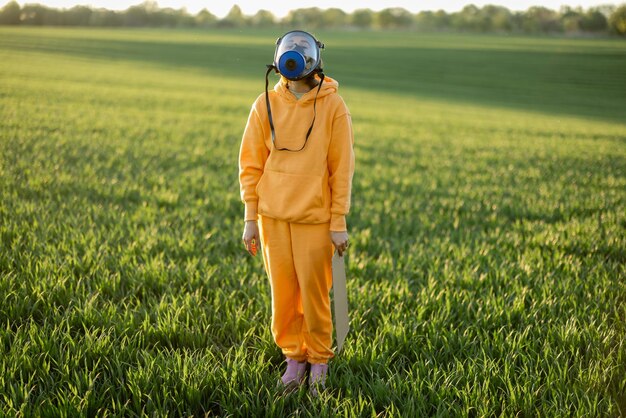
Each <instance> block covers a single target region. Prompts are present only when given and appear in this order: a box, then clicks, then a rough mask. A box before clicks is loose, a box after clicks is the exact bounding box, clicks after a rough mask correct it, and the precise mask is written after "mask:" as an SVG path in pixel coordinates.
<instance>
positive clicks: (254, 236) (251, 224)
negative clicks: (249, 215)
mask: <svg viewBox="0 0 626 418" xmlns="http://www.w3.org/2000/svg"><path fill="white" fill-rule="evenodd" d="M242 239H243V244H244V245H245V246H246V250H248V252H249V253H250V254H252V255H253V256H255V255H256V251H257V249H258V247H259V227H258V225H257V223H256V221H246V226H245V227H244V228H243V237H242Z"/></svg>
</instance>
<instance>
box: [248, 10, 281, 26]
mask: <svg viewBox="0 0 626 418" xmlns="http://www.w3.org/2000/svg"><path fill="white" fill-rule="evenodd" d="M250 23H251V24H252V26H255V27H257V28H271V27H272V26H274V25H275V24H276V17H274V15H273V14H272V12H270V11H269V10H259V11H258V12H256V14H255V15H254V16H252V18H251V19H250Z"/></svg>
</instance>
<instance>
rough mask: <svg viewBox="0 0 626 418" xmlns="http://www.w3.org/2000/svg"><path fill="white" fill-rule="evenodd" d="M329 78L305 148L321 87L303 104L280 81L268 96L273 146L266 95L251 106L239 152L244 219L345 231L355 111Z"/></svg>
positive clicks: (319, 99)
mask: <svg viewBox="0 0 626 418" xmlns="http://www.w3.org/2000/svg"><path fill="white" fill-rule="evenodd" d="M338 87H339V84H338V83H337V81H335V80H333V79H331V78H330V77H325V78H324V83H323V84H322V88H321V90H320V92H319V95H318V96H317V106H316V109H317V116H316V118H315V125H314V126H313V130H312V131H311V135H310V136H309V140H308V141H307V143H306V146H305V147H304V149H303V150H302V151H299V152H291V151H278V150H277V149H276V148H289V149H293V150H297V149H300V147H302V144H304V140H305V138H306V133H307V131H308V129H309V126H311V121H312V120H313V100H314V99H315V94H316V92H317V87H315V88H313V89H311V90H310V91H309V92H307V93H305V94H304V95H303V96H302V97H301V98H300V99H299V100H298V99H296V97H295V96H294V95H293V94H292V93H291V92H290V91H289V89H288V88H287V85H286V84H285V83H284V82H283V81H279V82H278V83H277V84H276V86H275V87H274V90H273V91H270V92H269V98H270V106H271V110H272V119H273V121H274V129H275V141H276V142H275V146H274V145H273V144H272V134H271V131H270V124H269V119H268V116H267V106H266V104H265V93H263V94H261V95H260V96H259V97H258V98H257V100H256V101H255V102H254V104H253V105H252V110H251V111H250V115H249V117H248V123H247V125H246V129H245V131H244V134H243V139H242V141H241V149H240V152H239V182H240V186H241V199H242V200H243V202H244V203H245V208H246V210H245V220H246V221H249V220H256V219H257V213H258V214H261V215H265V216H268V217H271V218H276V219H280V220H283V221H287V222H296V223H311V224H319V223H325V222H328V221H330V230H331V231H346V230H347V228H346V218H345V215H346V214H347V213H348V211H349V209H350V191H351V188H352V175H353V173H354V151H353V148H352V146H353V143H354V137H353V134H352V121H351V118H350V112H349V110H348V108H347V106H346V104H345V103H344V101H343V99H342V98H341V96H339V94H337V90H338Z"/></svg>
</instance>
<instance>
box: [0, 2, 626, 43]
mask: <svg viewBox="0 0 626 418" xmlns="http://www.w3.org/2000/svg"><path fill="white" fill-rule="evenodd" d="M0 24H2V25H31V26H39V25H46V26H96V27H199V28H212V27H214V28H239V27H258V28H271V27H278V28H287V27H289V28H293V27H301V28H306V29H339V28H355V29H373V30H377V29H382V30H394V29H395V30H400V29H402V30H417V31H463V32H480V33H488V32H502V33H530V34H538V33H566V34H585V33H589V34H616V35H622V36H626V4H622V5H620V6H615V5H611V4H607V5H603V6H598V7H591V8H588V9H587V10H584V9H583V8H581V7H575V8H572V7H569V6H562V7H561V8H560V9H559V10H558V11H557V10H552V9H549V8H546V7H542V6H533V7H530V8H529V9H528V10H525V11H511V10H509V9H507V8H506V7H503V6H496V5H486V6H484V7H477V6H475V5H473V4H469V5H467V6H465V7H464V8H463V9H462V10H460V11H458V12H452V13H447V12H445V11H444V10H438V11H421V12H419V13H416V14H414V13H411V12H409V11H408V10H406V9H403V8H398V7H393V8H387V9H383V10H381V11H373V10H370V9H359V10H355V11H354V12H352V13H346V12H344V11H343V10H341V9H339V8H330V9H320V8H317V7H311V8H301V9H295V10H292V11H291V12H289V13H288V15H287V16H285V17H284V18H281V19H279V18H277V17H276V16H274V15H273V14H272V13H271V12H269V11H267V10H259V11H258V12H257V13H256V14H254V15H252V16H247V15H244V14H243V12H242V10H241V8H240V7H239V6H233V7H232V8H231V10H230V12H229V13H228V14H227V15H226V16H225V17H223V18H218V17H217V16H215V15H214V14H213V13H211V12H210V11H208V10H207V9H202V10H200V11H199V12H198V13H196V14H191V13H188V12H187V11H186V10H185V9H172V8H160V7H159V6H158V4H157V3H156V2H155V1H152V0H149V1H145V2H143V3H141V4H137V5H135V6H131V7H129V8H128V9H126V10H124V11H115V10H108V9H101V8H91V7H88V6H74V7H72V8H69V9H56V8H51V7H47V6H44V5H41V4H24V5H23V6H20V5H19V4H18V3H17V2H15V1H10V2H9V3H7V4H6V5H5V6H4V7H3V8H2V9H1V10H0Z"/></svg>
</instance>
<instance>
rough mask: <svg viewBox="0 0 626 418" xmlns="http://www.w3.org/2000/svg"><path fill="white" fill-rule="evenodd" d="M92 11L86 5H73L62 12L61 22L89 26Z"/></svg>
mask: <svg viewBox="0 0 626 418" xmlns="http://www.w3.org/2000/svg"><path fill="white" fill-rule="evenodd" d="M92 13H93V10H91V8H89V7H87V6H74V7H72V8H71V9H69V10H65V11H64V12H63V13H62V15H63V18H62V22H63V24H64V25H71V26H89V23H90V21H91V14H92Z"/></svg>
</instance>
